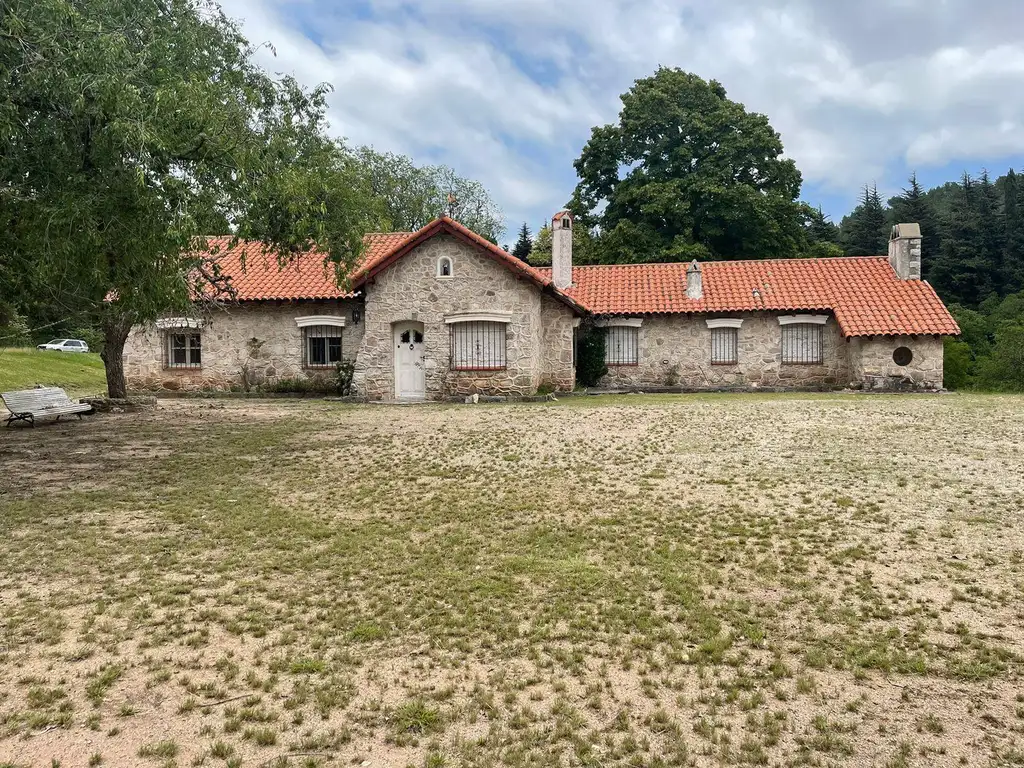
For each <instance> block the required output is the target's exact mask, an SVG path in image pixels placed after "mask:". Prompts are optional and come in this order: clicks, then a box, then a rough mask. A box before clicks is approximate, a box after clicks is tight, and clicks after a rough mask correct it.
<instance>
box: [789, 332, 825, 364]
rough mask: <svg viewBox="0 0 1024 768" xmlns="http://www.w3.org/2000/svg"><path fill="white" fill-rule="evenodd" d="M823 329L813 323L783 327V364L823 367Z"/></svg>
mask: <svg viewBox="0 0 1024 768" xmlns="http://www.w3.org/2000/svg"><path fill="white" fill-rule="evenodd" d="M822 328H823V326H821V325H817V324H812V323H793V324H792V325H784V326H782V362H783V363H784V364H786V365H821V363H822V362H823V351H822V332H821V329H822Z"/></svg>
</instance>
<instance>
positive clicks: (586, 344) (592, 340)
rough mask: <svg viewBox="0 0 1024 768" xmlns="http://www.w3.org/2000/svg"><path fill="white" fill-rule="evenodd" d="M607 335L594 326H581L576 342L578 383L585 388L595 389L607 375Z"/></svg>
mask: <svg viewBox="0 0 1024 768" xmlns="http://www.w3.org/2000/svg"><path fill="white" fill-rule="evenodd" d="M604 346H605V334H604V331H603V330H602V329H600V328H595V327H593V326H592V325H581V326H580V329H579V334H578V336H577V342H576V381H577V383H578V384H580V385H581V386H584V387H595V386H597V383H598V382H599V381H600V380H601V377H603V376H604V375H605V374H607V373H608V366H607V365H605V362H604V355H605V348H604Z"/></svg>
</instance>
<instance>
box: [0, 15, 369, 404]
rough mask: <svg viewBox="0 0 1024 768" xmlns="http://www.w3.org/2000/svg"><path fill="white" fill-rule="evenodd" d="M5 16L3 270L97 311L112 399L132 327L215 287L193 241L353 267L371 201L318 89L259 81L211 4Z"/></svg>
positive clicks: (121, 388)
mask: <svg viewBox="0 0 1024 768" xmlns="http://www.w3.org/2000/svg"><path fill="white" fill-rule="evenodd" d="M0 14H2V17H0V147H2V149H3V151H2V153H0V230H2V231H3V235H2V237H0V249H2V250H0V273H2V274H3V275H5V276H6V279H7V280H8V281H10V280H12V279H14V280H17V281H19V282H20V281H25V282H26V283H27V282H31V283H32V284H33V285H36V286H44V287H45V286H49V287H50V288H51V289H52V290H53V295H54V296H61V297H65V298H64V299H62V300H67V301H69V303H74V304H75V308H76V309H81V308H82V307H86V308H89V309H90V310H91V312H92V314H93V316H94V319H95V320H96V321H97V322H98V323H99V324H100V326H101V327H102V329H103V332H104V337H105V350H104V362H105V365H106V373H107V386H108V390H109V394H110V396H111V397H122V396H124V395H125V391H126V384H125V377H124V368H123V362H122V355H123V350H124V344H125V341H126V339H127V335H128V332H129V329H130V328H131V326H132V324H134V323H138V322H146V321H149V320H152V319H153V318H155V317H156V316H157V315H158V314H159V313H161V312H163V311H165V310H167V309H169V308H181V309H186V308H187V307H188V306H189V305H190V301H191V298H192V295H191V293H190V285H189V279H190V278H189V276H190V275H193V276H194V275H196V274H197V273H204V272H205V274H206V275H207V276H208V277H211V278H213V279H214V281H216V278H217V275H216V273H215V269H214V268H213V265H206V266H208V267H210V269H203V267H204V263H203V261H202V259H201V258H200V257H198V256H197V255H196V254H197V253H200V252H201V249H202V245H203V243H202V240H201V236H202V235H204V234H213V233H216V232H218V231H220V232H223V230H224V229H225V228H227V227H228V226H229V223H230V226H231V228H232V229H233V230H234V231H235V232H237V233H238V234H239V235H242V236H245V237H249V238H253V239H256V240H258V241H262V242H263V243H264V244H266V245H267V246H268V247H269V248H270V249H272V250H273V251H274V252H276V253H277V254H278V256H279V258H280V259H281V260H282V261H283V260H287V259H288V258H291V257H293V256H294V255H296V254H298V253H301V252H303V251H306V250H309V249H310V248H312V247H313V246H314V245H315V246H318V247H319V248H320V249H323V250H325V251H326V252H327V253H329V255H330V258H331V259H332V260H333V261H335V262H336V263H337V264H338V265H339V272H343V271H344V269H345V267H347V266H348V265H350V264H351V263H352V261H353V260H354V259H355V258H356V256H357V255H358V250H359V247H360V241H361V235H362V233H363V232H364V231H365V230H366V224H367V221H366V218H367V217H366V213H365V211H364V200H365V195H363V193H362V191H361V190H360V188H359V185H358V183H357V182H356V181H355V179H356V178H357V175H356V174H355V173H354V171H353V168H352V167H351V166H352V161H351V159H350V158H349V156H348V155H347V153H346V152H345V151H344V148H343V147H342V146H340V145H339V144H337V143H336V142H334V141H332V140H331V139H329V138H328V137H327V134H326V130H325V129H326V124H325V94H326V90H327V89H326V87H325V86H321V87H318V88H316V89H314V90H312V91H305V90H303V89H301V88H300V87H299V86H298V85H297V84H296V83H295V82H294V81H292V80H289V79H275V78H273V77H271V76H269V75H268V74H267V73H266V72H265V71H263V70H262V69H261V68H260V67H259V66H258V65H257V64H256V63H255V61H254V52H255V51H254V49H253V48H252V47H251V46H250V44H249V43H248V42H247V41H246V40H245V38H244V37H243V36H242V35H241V34H240V33H239V30H238V28H237V26H236V25H235V24H234V23H233V22H231V21H230V20H229V19H227V18H226V17H225V16H224V14H223V13H222V12H221V10H220V8H219V7H218V6H217V5H216V4H214V3H212V2H208V0H5V1H4V2H3V3H2V4H0ZM197 238H198V239H197ZM197 271H198V272H197ZM67 297H71V298H70V299H68V298H67ZM69 311H70V310H69Z"/></svg>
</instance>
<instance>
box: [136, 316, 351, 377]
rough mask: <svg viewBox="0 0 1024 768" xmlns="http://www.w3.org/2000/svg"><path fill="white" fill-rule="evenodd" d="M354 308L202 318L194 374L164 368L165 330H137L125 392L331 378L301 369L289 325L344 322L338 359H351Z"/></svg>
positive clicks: (295, 334)
mask: <svg viewBox="0 0 1024 768" xmlns="http://www.w3.org/2000/svg"><path fill="white" fill-rule="evenodd" d="M355 308H359V309H360V310H362V304H361V303H360V302H357V301H354V300H344V301H319V302H285V303H273V302H247V303H245V304H242V305H240V306H236V307H229V308H227V309H224V310H221V311H218V312H216V313H214V314H213V315H212V316H210V317H208V318H206V320H205V324H204V326H203V328H202V330H201V331H199V332H200V333H201V334H202V345H203V353H202V361H203V365H202V368H199V369H192V368H168V367H167V366H166V350H165V334H166V333H167V331H162V330H158V329H157V328H156V326H152V325H151V326H138V327H136V328H134V329H133V330H132V332H131V334H130V335H129V337H128V342H127V343H126V344H125V355H124V362H125V375H126V376H127V379H128V388H129V389H131V390H133V391H153V390H201V389H245V388H246V387H247V386H250V387H255V386H259V385H263V384H268V383H272V382H275V381H280V380H281V379H296V378H308V377H314V376H316V377H323V376H333V371H332V370H329V369H326V370H325V369H306V368H303V366H302V329H301V328H299V327H298V326H297V325H296V324H295V318H297V317H305V316H309V315H335V316H342V317H344V318H345V327H344V329H342V334H341V339H342V341H341V347H342V355H343V356H344V357H346V358H350V359H351V358H352V357H353V356H354V355H355V354H356V351H357V350H358V349H359V347H360V345H361V343H362V339H363V328H364V323H363V322H362V321H360V322H359V323H358V324H356V323H354V322H353V321H352V310H353V309H355ZM364 314H365V313H364ZM254 340H255V342H254ZM243 370H244V371H245V375H244V376H243ZM246 380H247V381H248V384H246Z"/></svg>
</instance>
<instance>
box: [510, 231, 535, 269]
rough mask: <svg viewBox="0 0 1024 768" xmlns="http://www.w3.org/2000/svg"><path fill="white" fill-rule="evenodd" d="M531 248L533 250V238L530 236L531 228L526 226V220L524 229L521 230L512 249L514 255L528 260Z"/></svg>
mask: <svg viewBox="0 0 1024 768" xmlns="http://www.w3.org/2000/svg"><path fill="white" fill-rule="evenodd" d="M531 250H533V238H532V237H530V228H529V227H528V226H526V222H525V221H524V222H523V227H522V229H520V230H519V239H518V240H516V245H515V247H514V248H513V249H512V255H513V256H515V257H516V258H517V259H522V260H523V261H527V262H528V261H529V260H530V251H531Z"/></svg>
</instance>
